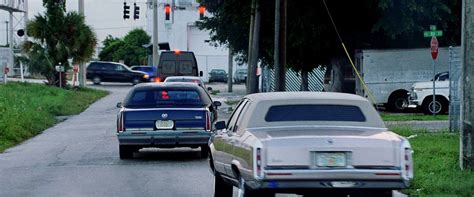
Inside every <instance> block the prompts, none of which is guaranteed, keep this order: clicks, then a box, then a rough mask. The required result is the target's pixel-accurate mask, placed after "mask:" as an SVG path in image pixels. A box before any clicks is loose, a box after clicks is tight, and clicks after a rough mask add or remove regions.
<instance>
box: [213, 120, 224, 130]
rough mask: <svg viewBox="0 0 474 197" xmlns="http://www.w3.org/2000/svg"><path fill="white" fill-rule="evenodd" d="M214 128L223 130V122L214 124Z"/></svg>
mask: <svg viewBox="0 0 474 197" xmlns="http://www.w3.org/2000/svg"><path fill="white" fill-rule="evenodd" d="M214 128H216V130H222V129H225V121H219V122H216V123H215V124H214Z"/></svg>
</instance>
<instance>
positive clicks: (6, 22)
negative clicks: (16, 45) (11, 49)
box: [5, 21, 10, 46]
mask: <svg viewBox="0 0 474 197" xmlns="http://www.w3.org/2000/svg"><path fill="white" fill-rule="evenodd" d="M5 25H6V26H7V33H6V34H5V35H6V36H7V39H6V41H7V45H6V46H8V45H9V43H10V42H8V21H5Z"/></svg>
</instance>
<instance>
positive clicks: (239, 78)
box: [234, 69, 247, 83]
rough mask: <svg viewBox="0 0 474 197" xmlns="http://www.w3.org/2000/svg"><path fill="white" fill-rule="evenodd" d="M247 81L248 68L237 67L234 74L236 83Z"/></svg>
mask: <svg viewBox="0 0 474 197" xmlns="http://www.w3.org/2000/svg"><path fill="white" fill-rule="evenodd" d="M246 81H247V69H237V70H236V71H235V74H234V82H235V83H245V82H246Z"/></svg>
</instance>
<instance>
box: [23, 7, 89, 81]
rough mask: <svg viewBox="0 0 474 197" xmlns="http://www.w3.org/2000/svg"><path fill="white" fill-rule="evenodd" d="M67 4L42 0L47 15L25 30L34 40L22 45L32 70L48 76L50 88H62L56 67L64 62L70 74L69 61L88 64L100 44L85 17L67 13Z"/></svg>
mask: <svg viewBox="0 0 474 197" xmlns="http://www.w3.org/2000/svg"><path fill="white" fill-rule="evenodd" d="M65 4H66V2H65V0H60V1H58V0H43V6H44V7H46V12H45V13H44V15H41V14H39V15H37V16H35V18H34V19H33V20H31V21H30V22H29V23H28V24H27V27H26V28H27V30H28V31H27V32H28V36H30V37H31V38H33V41H28V42H25V44H24V45H23V50H24V52H25V53H26V54H27V57H28V60H27V65H28V67H29V70H30V72H33V73H38V74H41V75H43V76H45V77H46V79H47V80H48V83H49V84H51V85H53V84H54V85H59V82H58V81H57V78H58V77H59V74H58V73H57V72H56V71H55V66H56V65H59V63H61V65H63V66H64V67H65V70H66V71H67V70H69V69H70V68H71V65H70V64H69V61H68V60H70V59H71V60H72V63H73V64H76V63H83V62H87V61H88V60H89V59H90V58H91V57H92V55H93V54H94V50H95V46H96V44H97V40H96V36H95V33H94V32H93V31H92V29H91V27H89V26H88V25H87V24H85V21H84V17H83V16H82V15H80V14H78V13H77V12H66V6H65ZM63 75H64V77H65V73H63ZM64 83H66V82H65V81H64Z"/></svg>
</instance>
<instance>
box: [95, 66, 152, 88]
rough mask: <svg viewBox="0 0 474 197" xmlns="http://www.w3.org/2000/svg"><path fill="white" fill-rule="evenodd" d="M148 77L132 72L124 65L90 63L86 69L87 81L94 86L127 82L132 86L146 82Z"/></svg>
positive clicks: (143, 73) (145, 74)
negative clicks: (103, 83) (90, 81)
mask: <svg viewBox="0 0 474 197" xmlns="http://www.w3.org/2000/svg"><path fill="white" fill-rule="evenodd" d="M149 78H150V76H149V75H148V74H147V73H145V72H141V71H133V70H131V69H130V68H129V67H128V66H126V65H124V64H119V63H115V62H91V63H90V64H89V66H88V67H87V79H89V80H92V82H93V83H94V84H95V85H99V84H100V83H101V82H129V83H132V84H133V85H135V84H138V83H141V82H148V81H149Z"/></svg>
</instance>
